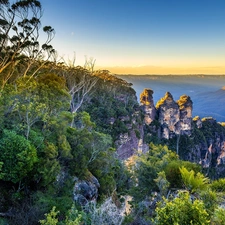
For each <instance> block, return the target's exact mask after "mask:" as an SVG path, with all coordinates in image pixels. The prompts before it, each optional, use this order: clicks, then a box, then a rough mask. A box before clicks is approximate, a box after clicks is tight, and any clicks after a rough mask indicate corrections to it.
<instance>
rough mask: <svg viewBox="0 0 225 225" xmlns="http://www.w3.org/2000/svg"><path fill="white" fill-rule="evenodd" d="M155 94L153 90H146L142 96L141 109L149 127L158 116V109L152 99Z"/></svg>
mask: <svg viewBox="0 0 225 225" xmlns="http://www.w3.org/2000/svg"><path fill="white" fill-rule="evenodd" d="M153 93H154V92H153V90H151V89H147V88H145V89H144V91H143V92H142V93H141V95H140V103H141V109H142V110H143V112H144V114H145V118H144V122H145V124H147V125H149V124H150V123H151V122H152V121H153V120H154V119H155V115H156V109H155V106H154V101H153V97H152V95H153Z"/></svg>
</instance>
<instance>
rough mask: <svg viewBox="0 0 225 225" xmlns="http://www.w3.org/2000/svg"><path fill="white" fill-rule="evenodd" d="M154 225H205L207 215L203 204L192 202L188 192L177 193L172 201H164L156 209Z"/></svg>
mask: <svg viewBox="0 0 225 225" xmlns="http://www.w3.org/2000/svg"><path fill="white" fill-rule="evenodd" d="M154 224H155V225H171V224H174V225H190V224H193V225H207V224H210V221H209V215H208V213H207V212H206V209H205V206H204V203H203V202H202V201H201V200H198V199H195V200H194V201H192V199H191V196H190V195H189V193H188V192H179V193H178V196H177V197H175V198H174V199H172V200H168V199H164V200H163V201H162V202H160V203H158V205H157V208H156V218H155V221H154Z"/></svg>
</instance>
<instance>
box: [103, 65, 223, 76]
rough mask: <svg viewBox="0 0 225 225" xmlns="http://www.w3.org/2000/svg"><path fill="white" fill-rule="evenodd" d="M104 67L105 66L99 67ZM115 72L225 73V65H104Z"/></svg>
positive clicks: (163, 73)
mask: <svg viewBox="0 0 225 225" xmlns="http://www.w3.org/2000/svg"><path fill="white" fill-rule="evenodd" d="M99 69H103V67H99ZM104 69H107V70H109V71H110V72H111V73H115V74H136V75H142V74H162V75H166V74H181V75H182V74H183V75H184V74H211V75H214V74H218V75H220V74H221V75H225V66H202V67H159V66H136V67H135V66H133V67H121V66H118V67H104Z"/></svg>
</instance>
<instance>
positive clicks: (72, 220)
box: [65, 204, 85, 225]
mask: <svg viewBox="0 0 225 225" xmlns="http://www.w3.org/2000/svg"><path fill="white" fill-rule="evenodd" d="M84 214H85V213H84V212H79V211H78V210H77V209H76V207H75V205H74V204H73V205H72V207H71V209H70V210H69V211H68V216H67V217H66V220H65V225H81V224H83V217H85V215H84Z"/></svg>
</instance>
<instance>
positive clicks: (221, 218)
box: [211, 207, 225, 225]
mask: <svg viewBox="0 0 225 225" xmlns="http://www.w3.org/2000/svg"><path fill="white" fill-rule="evenodd" d="M211 224H212V225H224V224H225V209H224V208H220V207H218V208H217V209H216V210H215V211H214V215H213V218H212V221H211Z"/></svg>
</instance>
